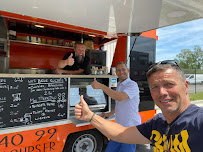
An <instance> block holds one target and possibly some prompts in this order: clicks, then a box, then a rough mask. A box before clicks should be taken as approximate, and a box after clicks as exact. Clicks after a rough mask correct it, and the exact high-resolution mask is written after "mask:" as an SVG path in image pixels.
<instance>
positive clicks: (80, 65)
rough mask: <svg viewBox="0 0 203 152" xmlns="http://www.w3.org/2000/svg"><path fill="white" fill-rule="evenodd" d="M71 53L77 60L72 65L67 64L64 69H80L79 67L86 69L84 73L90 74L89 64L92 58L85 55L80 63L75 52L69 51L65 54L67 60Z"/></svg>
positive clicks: (64, 58)
mask: <svg viewBox="0 0 203 152" xmlns="http://www.w3.org/2000/svg"><path fill="white" fill-rule="evenodd" d="M71 53H72V54H73V57H72V58H73V59H74V60H75V62H74V64H73V65H72V66H69V65H66V66H65V67H64V68H63V70H79V69H83V70H84V74H88V72H89V71H88V65H89V63H90V58H89V57H88V56H85V58H84V62H82V63H78V62H77V60H76V58H75V52H68V53H66V54H65V55H64V57H63V60H66V59H67V58H68V57H69V56H70V55H71Z"/></svg>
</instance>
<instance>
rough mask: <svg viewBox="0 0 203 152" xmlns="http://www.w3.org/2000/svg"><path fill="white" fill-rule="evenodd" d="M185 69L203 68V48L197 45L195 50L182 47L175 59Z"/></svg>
mask: <svg viewBox="0 0 203 152" xmlns="http://www.w3.org/2000/svg"><path fill="white" fill-rule="evenodd" d="M174 60H175V61H176V62H177V63H178V64H179V65H180V67H181V68H183V69H203V50H202V48H201V47H200V46H199V45H195V47H194V51H191V50H190V49H182V50H181V52H180V53H179V54H177V55H176V58H175V59H174Z"/></svg>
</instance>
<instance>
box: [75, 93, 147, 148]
mask: <svg viewBox="0 0 203 152" xmlns="http://www.w3.org/2000/svg"><path fill="white" fill-rule="evenodd" d="M80 101H81V103H80V104H77V105H76V106H75V117H76V119H80V120H85V121H89V120H90V119H91V117H92V116H93V112H92V111H91V110H90V109H89V108H88V105H87V103H86V102H85V101H84V99H83V96H81V97H80ZM90 123H91V124H92V125H93V126H95V127H96V128H97V129H98V130H99V131H100V132H101V133H102V134H104V135H105V136H107V137H109V138H110V139H112V140H114V141H117V142H122V143H129V144H150V143H151V142H150V140H148V139H147V138H145V137H144V136H143V135H142V134H141V133H140V132H139V131H138V129H137V127H136V126H133V127H123V126H121V125H120V124H117V123H114V122H111V121H109V120H105V119H103V118H102V117H100V116H98V115H96V114H95V115H94V116H93V118H92V120H91V122H90Z"/></svg>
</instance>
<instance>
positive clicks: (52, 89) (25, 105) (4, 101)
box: [0, 77, 68, 128]
mask: <svg viewBox="0 0 203 152" xmlns="http://www.w3.org/2000/svg"><path fill="white" fill-rule="evenodd" d="M67 82H68V81H67V78H22V77H17V78H0V91H1V94H0V128H5V127H15V126H21V125H31V124H37V123H42V122H50V121H56V120H61V119H67V98H68V97H67V92H68V91H67V85H68V84H67Z"/></svg>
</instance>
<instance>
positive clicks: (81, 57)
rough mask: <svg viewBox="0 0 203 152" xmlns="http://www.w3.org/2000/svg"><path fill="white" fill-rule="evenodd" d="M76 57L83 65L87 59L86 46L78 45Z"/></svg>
mask: <svg viewBox="0 0 203 152" xmlns="http://www.w3.org/2000/svg"><path fill="white" fill-rule="evenodd" d="M75 57H76V60H77V61H78V62H79V63H81V62H83V61H84V57H85V46H84V45H83V44H77V46H76V48H75Z"/></svg>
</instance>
